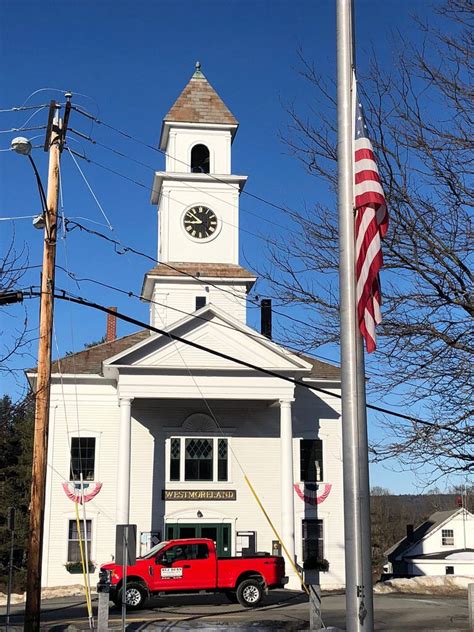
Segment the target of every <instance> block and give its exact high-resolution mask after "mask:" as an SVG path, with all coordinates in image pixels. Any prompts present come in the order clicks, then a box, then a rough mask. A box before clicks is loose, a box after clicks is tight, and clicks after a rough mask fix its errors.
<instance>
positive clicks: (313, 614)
mask: <svg viewBox="0 0 474 632" xmlns="http://www.w3.org/2000/svg"><path fill="white" fill-rule="evenodd" d="M303 577H304V582H305V584H306V585H307V586H308V588H309V629H310V630H322V629H323V628H324V624H323V620H322V618H321V586H320V584H319V571H317V570H305V571H304V572H303Z"/></svg>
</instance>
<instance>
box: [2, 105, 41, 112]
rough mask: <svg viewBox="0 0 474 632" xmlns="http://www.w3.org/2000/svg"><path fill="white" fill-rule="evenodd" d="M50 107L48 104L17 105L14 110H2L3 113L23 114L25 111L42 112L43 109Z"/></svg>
mask: <svg viewBox="0 0 474 632" xmlns="http://www.w3.org/2000/svg"><path fill="white" fill-rule="evenodd" d="M47 107H49V104H48V103H43V104H42V105H17V106H14V107H12V108H2V109H0V113H1V112H23V111H25V110H41V109H42V108H47Z"/></svg>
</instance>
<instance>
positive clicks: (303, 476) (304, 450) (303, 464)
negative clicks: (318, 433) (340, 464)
mask: <svg viewBox="0 0 474 632" xmlns="http://www.w3.org/2000/svg"><path fill="white" fill-rule="evenodd" d="M323 480H324V472H323V442H322V441H321V439H300V481H304V482H306V483H318V482H320V481H323Z"/></svg>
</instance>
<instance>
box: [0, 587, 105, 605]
mask: <svg viewBox="0 0 474 632" xmlns="http://www.w3.org/2000/svg"><path fill="white" fill-rule="evenodd" d="M91 592H95V591H94V588H92V591H91ZM56 597H84V599H85V593H84V586H81V584H74V585H73V586H54V587H52V588H43V590H42V591H41V599H55V598H56ZM24 601H26V593H23V594H16V593H14V594H12V597H11V604H16V603H23V602H24ZM6 605H7V596H6V594H5V593H0V606H6Z"/></svg>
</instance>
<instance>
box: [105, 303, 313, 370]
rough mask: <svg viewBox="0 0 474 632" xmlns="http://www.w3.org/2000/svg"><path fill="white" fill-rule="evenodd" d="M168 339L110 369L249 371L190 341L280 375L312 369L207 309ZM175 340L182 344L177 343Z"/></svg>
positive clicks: (142, 347) (125, 355)
mask: <svg viewBox="0 0 474 632" xmlns="http://www.w3.org/2000/svg"><path fill="white" fill-rule="evenodd" d="M167 332H169V333H168V334H154V335H151V336H150V337H149V339H147V340H145V341H141V342H139V343H138V344H136V345H134V346H133V347H131V348H130V349H127V350H126V351H124V352H122V353H120V354H118V355H117V356H115V357H113V358H110V359H108V360H107V361H106V362H105V363H104V368H105V367H117V368H118V367H133V368H136V369H149V370H154V369H156V370H163V369H170V370H188V369H191V370H198V369H199V370H206V369H209V370H211V371H212V370H216V371H221V370H227V371H238V370H246V367H244V366H242V365H239V364H237V363H236V362H234V361H232V360H230V359H228V358H225V357H219V356H217V355H213V354H211V353H209V352H207V351H206V350H204V349H200V348H197V347H194V346H190V345H189V344H187V343H186V342H184V341H189V342H191V343H195V344H196V345H200V346H201V347H205V348H208V349H212V350H214V351H216V352H219V353H222V354H225V355H227V356H232V357H234V358H237V359H239V360H242V361H244V362H248V363H250V364H253V365H256V366H259V367H264V368H267V369H272V370H275V371H281V372H306V371H309V370H310V369H311V365H310V364H309V363H308V362H306V361H305V360H303V359H302V358H300V357H298V356H296V355H295V354H293V353H291V352H289V351H288V350H286V349H284V348H282V347H280V346H279V345H277V344H275V343H273V342H271V341H270V340H268V339H267V338H265V337H264V336H262V335H261V334H259V333H258V332H256V331H254V330H253V329H251V328H250V327H247V326H246V325H243V324H242V323H241V322H239V321H237V320H235V319H233V318H232V317H230V316H229V315H228V314H225V313H224V312H222V311H220V310H218V309H217V308H216V307H214V306H212V305H207V306H206V307H204V308H203V309H202V310H199V311H198V312H196V313H195V315H193V316H190V317H186V318H185V319H183V320H181V321H179V322H178V323H175V324H173V325H172V326H171V327H169V328H168V329H167ZM171 336H176V337H178V338H180V339H181V340H176V339H174V338H172V337H171Z"/></svg>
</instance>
